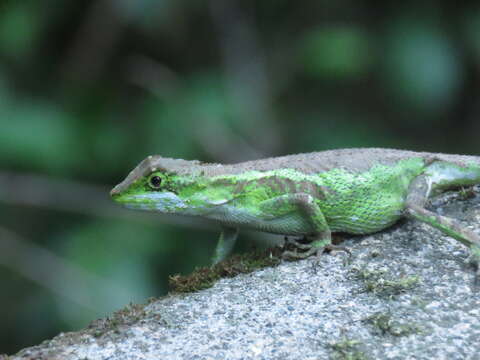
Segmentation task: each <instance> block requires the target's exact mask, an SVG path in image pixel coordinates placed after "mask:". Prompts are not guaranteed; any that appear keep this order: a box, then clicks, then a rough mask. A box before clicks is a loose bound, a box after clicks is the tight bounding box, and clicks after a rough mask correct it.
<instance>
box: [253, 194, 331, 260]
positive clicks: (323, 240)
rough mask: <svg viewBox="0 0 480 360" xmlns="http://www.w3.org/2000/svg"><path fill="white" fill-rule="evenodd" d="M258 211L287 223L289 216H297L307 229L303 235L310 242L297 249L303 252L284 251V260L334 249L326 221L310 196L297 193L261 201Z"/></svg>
mask: <svg viewBox="0 0 480 360" xmlns="http://www.w3.org/2000/svg"><path fill="white" fill-rule="evenodd" d="M260 210H261V211H262V212H263V213H264V214H268V216H269V217H272V218H282V217H283V218H285V220H284V221H285V222H287V221H288V216H289V215H297V216H299V217H301V218H302V219H303V220H304V221H305V223H306V225H307V227H306V228H305V229H304V230H305V231H304V234H305V235H306V236H307V238H308V239H311V240H312V242H311V243H310V244H302V246H299V247H298V248H301V249H302V250H304V251H303V252H300V253H298V252H297V251H285V252H284V253H283V257H284V258H286V259H303V258H306V257H309V256H311V255H314V254H317V255H320V254H321V253H322V252H323V250H324V249H326V248H332V247H334V246H333V245H332V244H331V242H332V234H331V231H330V228H329V227H328V224H327V221H326V220H325V217H324V216H323V214H322V211H321V210H320V208H319V207H318V205H317V204H316V203H315V199H314V198H313V197H312V196H311V195H309V194H305V193H297V194H287V195H282V196H278V197H276V198H273V199H270V200H266V201H263V202H262V203H261V204H260ZM285 227H288V225H285Z"/></svg>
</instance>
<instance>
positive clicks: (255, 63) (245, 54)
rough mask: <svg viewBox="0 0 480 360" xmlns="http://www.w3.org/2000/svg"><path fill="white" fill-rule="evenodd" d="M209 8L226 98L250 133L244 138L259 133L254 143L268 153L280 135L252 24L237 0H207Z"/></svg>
mask: <svg viewBox="0 0 480 360" xmlns="http://www.w3.org/2000/svg"><path fill="white" fill-rule="evenodd" d="M210 10H211V14H212V18H213V21H214V23H215V25H216V26H217V29H218V33H219V40H220V47H221V51H222V55H223V62H224V67H225V72H226V78H227V86H228V89H229V92H230V95H231V96H230V98H231V99H232V101H234V102H235V104H234V105H235V107H236V110H237V112H238V114H240V116H241V117H242V120H243V124H244V125H245V129H246V130H247V132H249V133H250V134H249V136H248V138H250V139H255V138H258V137H261V139H262V140H261V141H257V142H256V145H258V146H261V150H262V152H264V153H270V152H272V151H273V150H275V149H276V148H277V147H278V145H279V142H280V135H279V133H278V129H277V126H276V122H274V117H275V116H274V114H273V109H272V101H273V99H272V94H271V89H270V83H269V80H268V75H267V71H266V59H265V55H264V53H263V51H262V49H261V47H260V46H259V44H258V41H257V35H256V31H255V27H254V24H253V22H252V20H251V18H249V17H248V16H247V15H246V13H245V12H244V11H243V10H242V8H241V7H240V6H239V2H238V1H223V0H210Z"/></svg>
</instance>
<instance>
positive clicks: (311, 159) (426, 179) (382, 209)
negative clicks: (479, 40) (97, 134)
mask: <svg viewBox="0 0 480 360" xmlns="http://www.w3.org/2000/svg"><path fill="white" fill-rule="evenodd" d="M478 183H480V157H474V156H463V155H447V154H433V153H419V152H410V151H403V150H393V149H342V150H331V151H324V152H318V153H310V154H299V155H290V156H285V157H279V158H270V159H264V160H257V161H250V162H245V163H240V164H233V165H221V164H204V163H201V162H198V161H187V160H181V159H168V158H162V157H160V156H150V157H148V158H146V159H145V160H144V161H142V162H141V163H140V164H139V165H138V166H137V167H136V168H135V169H134V170H133V171H132V172H131V173H130V174H129V175H128V177H127V178H126V179H125V180H124V181H123V182H122V183H120V184H119V185H117V186H116V187H115V188H114V189H113V190H112V192H111V195H112V197H113V199H114V200H115V201H116V202H118V203H121V204H123V205H125V206H127V207H129V208H134V209H142V210H149V211H157V212H161V213H170V214H178V215H189V216H200V217H204V218H208V219H213V220H216V221H218V222H219V223H220V224H221V226H222V234H221V236H220V241H219V244H218V246H217V249H216V252H215V256H214V263H216V262H219V261H220V260H222V259H223V258H225V257H226V256H227V255H228V253H229V252H230V250H231V248H232V247H233V244H234V242H235V240H236V238H237V235H238V229H239V228H250V229H255V230H259V231H264V232H270V233H276V234H283V235H293V236H303V237H306V238H307V239H311V240H312V241H311V243H310V244H299V243H296V242H294V243H295V244H297V245H298V249H299V250H302V251H301V252H297V251H294V252H285V253H284V256H285V257H287V258H301V257H307V256H310V255H312V254H319V253H321V252H322V251H323V249H324V248H326V247H331V244H330V242H331V233H332V232H347V233H352V234H369V233H373V232H377V231H380V230H382V229H384V228H386V227H388V226H390V225H392V224H394V223H395V222H396V221H397V220H399V219H400V218H401V217H411V218H415V219H417V220H420V221H423V222H425V223H427V224H429V225H431V226H433V227H435V228H437V229H439V230H441V231H442V232H444V233H445V234H447V235H449V236H451V237H453V238H455V239H457V240H459V241H461V242H462V243H463V244H465V245H466V246H468V247H469V248H471V249H472V250H473V251H472V252H473V254H476V255H478V254H479V251H478V249H480V238H479V237H478V236H477V235H476V234H474V233H473V232H470V231H468V230H467V229H464V228H462V226H460V225H459V224H458V223H457V222H456V221H454V220H453V219H448V218H445V217H443V216H439V215H437V214H434V213H432V212H430V211H428V210H426V209H425V208H424V206H425V203H426V202H427V199H428V197H429V196H430V195H431V194H435V193H439V192H442V191H444V190H446V189H449V188H452V187H459V186H467V185H472V184H478Z"/></svg>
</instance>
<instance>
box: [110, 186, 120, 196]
mask: <svg viewBox="0 0 480 360" xmlns="http://www.w3.org/2000/svg"><path fill="white" fill-rule="evenodd" d="M118 194H120V189H119V188H118V185H117V186H115V187H114V188H113V189H112V190H111V191H110V196H111V197H115V196H116V195H118Z"/></svg>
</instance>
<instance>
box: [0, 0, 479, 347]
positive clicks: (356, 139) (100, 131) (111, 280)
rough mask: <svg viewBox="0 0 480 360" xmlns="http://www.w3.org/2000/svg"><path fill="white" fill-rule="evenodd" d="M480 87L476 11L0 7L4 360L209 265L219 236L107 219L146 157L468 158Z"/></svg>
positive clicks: (245, 5) (432, 5) (470, 5)
mask: <svg viewBox="0 0 480 360" xmlns="http://www.w3.org/2000/svg"><path fill="white" fill-rule="evenodd" d="M479 79H480V5H478V1H471V2H468V1H465V2H451V1H425V2H419V1H411V2H409V1H405V2H402V4H401V5H399V2H394V1H383V2H378V1H358V0H351V1H347V0H341V1H330V0H323V1H320V0H318V1H301V2H298V1H286V0H275V1H245V0H242V1H240V0H237V1H234V0H231V1H225V0H212V1H193V0H188V1H187V0H116V1H113V0H111V1H106V0H104V1H73V0H70V1H67V0H56V1H53V0H42V1H38V0H32V1H27V0H22V1H0V353H2V352H5V353H13V352H16V351H17V350H18V349H20V348H22V347H25V346H28V345H33V344H35V343H38V342H40V341H42V340H44V339H46V338H49V337H52V336H54V335H56V334H58V333H59V332H60V331H69V330H74V329H79V328H81V327H83V326H85V325H86V324H88V323H89V322H90V321H91V320H93V319H96V318H98V317H100V316H104V315H106V314H109V313H111V312H112V311H114V310H116V309H119V308H121V307H122V306H124V305H126V304H128V303H129V302H145V301H146V299H147V298H149V297H152V296H160V295H163V294H165V293H166V292H167V291H168V288H167V279H168V276H169V275H171V274H174V273H183V274H186V273H188V272H190V271H192V269H193V268H195V267H196V266H205V265H208V264H209V257H210V255H211V254H212V250H213V248H214V246H215V242H216V239H217V236H218V232H217V231H215V229H213V228H210V227H205V226H202V227H200V228H197V227H196V226H192V224H193V223H191V222H190V221H185V220H178V219H175V218H165V217H160V216H149V214H143V213H138V212H133V211H131V212H129V211H127V210H122V209H120V208H118V207H116V206H114V205H113V204H111V202H110V200H109V196H108V192H109V189H110V188H111V187H112V186H113V185H114V184H116V183H118V182H119V181H121V180H122V178H123V177H124V176H125V175H126V174H127V173H128V172H129V171H130V170H131V169H132V168H133V167H134V166H135V165H136V164H137V163H138V162H139V161H140V160H142V159H143V158H144V157H146V156H147V155H149V154H161V155H163V156H170V157H176V158H186V159H200V160H204V161H215V162H236V161H242V160H247V159H255V158H260V157H265V156H276V155H283V154H288V153H296V152H308V151H317V150H325V149H332V148H341V147H357V146H388V147H398V148H408V149H412V150H427V151H437V152H451V153H470V154H480V144H479V141H478V140H479V131H480V123H479V121H478V117H479V115H480V103H479V101H478V100H479V94H480V82H479ZM197 225H198V224H197ZM200 225H201V224H200ZM241 238H242V241H241V244H240V246H239V249H237V250H240V251H242V249H243V251H245V250H248V249H250V248H251V247H253V246H260V245H258V241H256V240H257V239H263V238H264V236H263V235H261V234H248V233H247V234H242V235H241Z"/></svg>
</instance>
